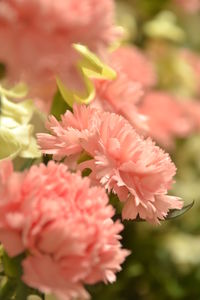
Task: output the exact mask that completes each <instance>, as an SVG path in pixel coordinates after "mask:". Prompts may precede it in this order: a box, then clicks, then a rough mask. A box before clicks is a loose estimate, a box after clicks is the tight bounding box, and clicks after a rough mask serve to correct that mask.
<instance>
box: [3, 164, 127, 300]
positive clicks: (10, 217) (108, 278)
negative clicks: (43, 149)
mask: <svg viewBox="0 0 200 300" xmlns="http://www.w3.org/2000/svg"><path fill="white" fill-rule="evenodd" d="M13 183H14V185H15V186H16V189H15V195H11V194H9V193H7V191H10V190H12V189H13ZM11 184H12V185H11ZM0 192H1V194H0V195H1V197H0V216H1V217H0V241H1V242H2V243H3V246H4V247H5V249H6V250H7V252H8V254H9V255H11V256H14V255H17V254H18V253H20V252H22V251H23V250H24V249H26V250H28V253H29V255H28V256H27V258H26V259H25V260H24V261H23V277H22V279H23V280H24V281H25V282H26V283H27V284H28V285H30V286H31V287H34V288H37V289H39V290H40V291H42V292H44V293H53V294H55V296H57V297H58V299H60V300H68V299H74V298H75V299H76V298H81V299H86V298H88V294H87V293H86V291H85V290H84V287H83V284H94V283H96V282H98V281H102V280H103V281H104V282H113V281H115V279H116V278H115V273H116V272H118V271H120V269H121V267H120V265H121V263H122V262H123V261H124V259H125V257H126V256H127V255H128V253H129V252H128V251H126V250H123V249H121V244H120V242H119V239H120V235H119V233H120V231H121V230H122V228H123V226H122V225H121V224H120V223H119V222H113V220H112V217H113V215H114V209H113V208H112V206H110V205H108V197H107V195H106V193H105V191H104V189H102V188H100V187H90V181H89V179H88V178H84V179H83V178H81V176H80V175H79V174H75V173H73V174H72V173H70V172H68V171H67V167H66V166H65V165H63V164H59V165H58V164H55V163H54V162H53V161H51V162H50V163H49V164H48V165H47V166H45V165H43V164H41V165H40V166H33V167H31V169H30V170H29V171H27V172H25V173H23V174H19V173H12V174H10V176H9V180H8V181H7V182H4V183H3V184H2V185H1V190H0ZM12 193H13V192H12ZM16 237H17V238H18V239H19V241H21V251H20V249H18V251H17V250H16V244H15V243H16ZM17 241H18V240H17Z"/></svg>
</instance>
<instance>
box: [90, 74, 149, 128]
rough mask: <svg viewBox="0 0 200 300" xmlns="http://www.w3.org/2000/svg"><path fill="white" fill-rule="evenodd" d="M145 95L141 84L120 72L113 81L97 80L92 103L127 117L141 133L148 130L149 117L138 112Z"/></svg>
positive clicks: (103, 109)
mask: <svg viewBox="0 0 200 300" xmlns="http://www.w3.org/2000/svg"><path fill="white" fill-rule="evenodd" d="M142 95H143V91H142V88H141V85H140V84H138V83H137V82H132V81H130V80H129V79H128V77H127V76H126V74H124V73H120V72H118V74H117V78H116V79H115V80H113V81H106V80H105V81H103V80H98V81H96V98H95V99H94V101H93V102H92V103H91V106H92V107H95V108H97V109H99V110H101V111H108V112H114V113H117V114H119V115H122V116H123V117H125V118H126V119H127V120H128V121H129V122H130V124H131V125H132V126H133V127H134V128H135V129H136V130H137V131H138V132H140V133H145V132H147V130H148V126H147V117H145V116H144V115H142V114H140V113H139V112H138V108H137V104H138V102H139V101H140V99H141V96H142Z"/></svg>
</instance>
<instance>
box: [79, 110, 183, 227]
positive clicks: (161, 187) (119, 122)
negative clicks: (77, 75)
mask: <svg viewBox="0 0 200 300" xmlns="http://www.w3.org/2000/svg"><path fill="white" fill-rule="evenodd" d="M82 146H83V147H84V149H85V151H86V152H87V153H89V155H90V156H92V157H93V159H92V160H90V161H86V162H84V163H82V164H80V166H81V168H82V169H84V168H85V167H86V168H90V169H91V170H92V173H91V174H90V177H91V179H94V182H95V183H96V182H97V181H99V182H100V184H101V185H103V186H104V187H105V188H106V189H107V190H108V191H111V190H112V191H113V192H114V193H116V194H117V195H118V197H119V199H120V200H121V201H122V202H123V203H124V207H123V210H122V216H123V218H124V219H135V218H136V217H137V216H138V215H139V216H140V217H141V218H142V219H145V220H147V221H149V222H152V223H159V220H162V219H164V218H165V217H166V216H167V213H168V211H169V209H171V208H177V209H180V208H181V207H182V203H181V202H180V201H179V200H180V199H179V198H177V197H171V196H168V195H167V191H168V189H170V187H171V185H172V183H173V176H174V175H175V173H176V168H175V166H174V164H173V163H172V161H171V159H170V157H169V155H168V154H166V153H164V152H163V150H161V149H160V148H159V147H158V146H156V145H155V144H154V143H153V142H152V140H151V139H150V138H148V139H146V140H144V139H142V138H141V137H140V136H139V135H138V134H137V133H136V132H135V131H134V129H133V128H132V127H131V126H130V125H129V123H128V122H127V121H126V120H125V119H124V118H122V117H120V116H118V115H116V114H110V113H104V115H103V117H102V122H101V124H100V127H99V129H98V131H97V134H96V136H93V137H92V138H91V137H89V138H88V139H86V140H84V141H82Z"/></svg>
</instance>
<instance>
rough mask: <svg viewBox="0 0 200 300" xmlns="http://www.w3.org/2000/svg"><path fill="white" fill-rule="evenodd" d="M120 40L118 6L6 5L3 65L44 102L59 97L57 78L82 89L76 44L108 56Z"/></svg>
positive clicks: (0, 10)
mask: <svg viewBox="0 0 200 300" xmlns="http://www.w3.org/2000/svg"><path fill="white" fill-rule="evenodd" d="M118 35H119V31H118V29H117V28H116V27H115V26H114V3H113V0H101V1H97V0H82V1H79V0H68V1H66V0H59V1H52V0H29V1H27V0H1V1H0V45H1V47H0V62H2V63H4V64H5V65H6V70H7V79H9V80H10V81H11V82H13V81H14V82H15V81H19V80H24V81H25V82H27V83H28V84H29V85H30V87H31V92H32V95H33V96H36V97H38V98H44V99H47V100H48V99H50V98H51V97H52V96H53V93H54V92H55V75H59V76H60V77H61V78H62V80H63V81H64V82H67V83H68V84H69V83H71V84H72V85H74V86H75V87H80V80H79V77H78V74H77V72H76V68H75V62H76V60H77V54H76V52H75V50H74V49H72V47H71V45H72V43H82V44H85V45H87V46H88V47H89V48H90V49H91V50H92V51H94V52H96V53H98V54H99V55H103V56H104V55H105V50H106V48H107V47H108V46H109V45H110V44H111V43H112V42H113V41H114V40H115V39H116V38H117V36H118Z"/></svg>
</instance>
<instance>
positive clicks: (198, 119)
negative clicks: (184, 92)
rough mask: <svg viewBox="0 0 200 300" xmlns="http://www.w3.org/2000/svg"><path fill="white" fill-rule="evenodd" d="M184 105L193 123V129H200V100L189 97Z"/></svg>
mask: <svg viewBox="0 0 200 300" xmlns="http://www.w3.org/2000/svg"><path fill="white" fill-rule="evenodd" d="M182 107H183V109H184V111H185V114H186V116H187V117H188V120H189V121H190V123H191V124H192V129H193V131H199V130H200V101H199V100H194V99H189V100H186V101H183V103H182Z"/></svg>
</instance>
